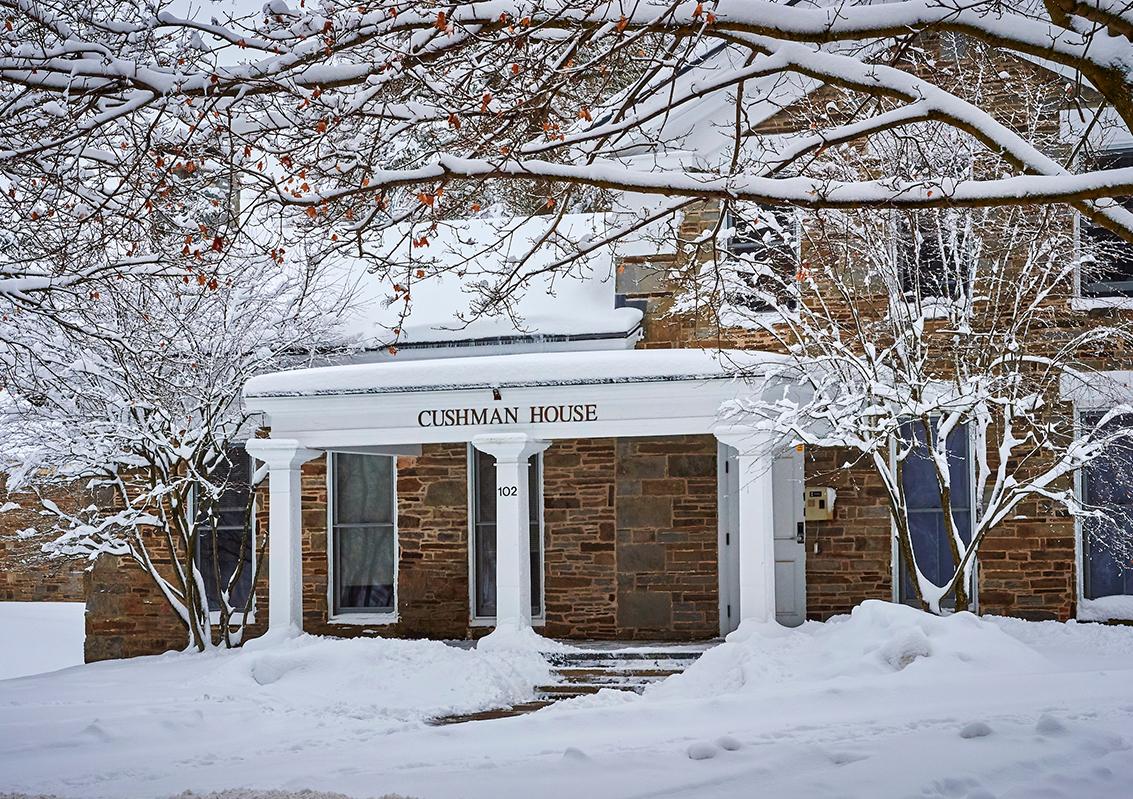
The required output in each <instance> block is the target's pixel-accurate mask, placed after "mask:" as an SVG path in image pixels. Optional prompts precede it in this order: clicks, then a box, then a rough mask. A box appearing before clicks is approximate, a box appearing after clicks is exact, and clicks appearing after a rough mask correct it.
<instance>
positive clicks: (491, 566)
mask: <svg viewBox="0 0 1133 799" xmlns="http://www.w3.org/2000/svg"><path fill="white" fill-rule="evenodd" d="M476 615H477V616H495V615H496V525H495V524H494V523H492V524H480V525H477V526H476Z"/></svg>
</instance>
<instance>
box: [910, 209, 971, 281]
mask: <svg viewBox="0 0 1133 799" xmlns="http://www.w3.org/2000/svg"><path fill="white" fill-rule="evenodd" d="M895 234H896V241H895V243H894V245H895V251H896V266H897V277H898V280H899V281H900V286H901V291H902V292H904V293H905V294H906V295H910V296H914V297H922V298H926V297H927V298H931V297H956V296H958V295H959V294H960V293H961V292H962V291H963V290H964V289H966V288H967V285H968V282H969V272H970V269H971V259H972V248H971V245H970V242H969V240H968V236H967V233H966V226H965V225H964V224H963V220H962V219H958V218H956V216H955V215H954V214H950V213H941V212H932V211H929V212H924V213H916V214H909V215H907V216H902V217H900V218H899V219H898V221H897V225H896V231H895Z"/></svg>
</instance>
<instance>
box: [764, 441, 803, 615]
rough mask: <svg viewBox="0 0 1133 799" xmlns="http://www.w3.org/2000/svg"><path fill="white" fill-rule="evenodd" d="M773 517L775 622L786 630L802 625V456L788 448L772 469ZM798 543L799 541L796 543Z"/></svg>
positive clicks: (776, 460) (793, 449)
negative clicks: (785, 627) (786, 628)
mask: <svg viewBox="0 0 1133 799" xmlns="http://www.w3.org/2000/svg"><path fill="white" fill-rule="evenodd" d="M772 479H773V481H774V484H773V487H772V496H773V498H774V499H773V502H774V506H775V507H774V515H775V618H776V619H777V620H778V621H779V623H780V624H783V625H785V626H787V627H797V626H798V625H800V624H802V623H803V622H804V621H806V543H805V526H804V522H803V483H804V465H803V453H801V452H799V451H797V450H796V449H795V448H794V447H792V448H791V449H790V450H788V451H787V452H785V453H783V454H782V455H780V456H779V457H777V458H776V459H775V462H774V464H773V465H772ZM800 539H802V540H800Z"/></svg>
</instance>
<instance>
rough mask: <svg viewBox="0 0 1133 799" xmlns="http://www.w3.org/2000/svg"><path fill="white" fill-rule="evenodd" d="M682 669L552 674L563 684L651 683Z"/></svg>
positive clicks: (568, 670)
mask: <svg viewBox="0 0 1133 799" xmlns="http://www.w3.org/2000/svg"><path fill="white" fill-rule="evenodd" d="M682 671H683V669H614V668H610V669H599V668H570V667H561V668H557V669H555V670H554V673H555V674H556V675H558V676H559V677H561V678H562V679H563V680H564V681H565V682H568V683H577V682H594V683H608V682H609V683H626V682H631V683H651V682H659V681H660V680H663V679H665V678H666V677H672V676H673V675H674V674H680V673H681V672H682Z"/></svg>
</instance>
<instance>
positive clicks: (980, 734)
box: [960, 721, 991, 738]
mask: <svg viewBox="0 0 1133 799" xmlns="http://www.w3.org/2000/svg"><path fill="white" fill-rule="evenodd" d="M989 735H991V727H989V726H988V725H987V724H986V723H984V722H982V721H971V722H968V723H967V724H965V725H964V726H963V727H961V728H960V737H961V738H986V737H987V736H989Z"/></svg>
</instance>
